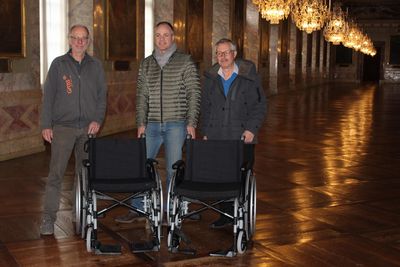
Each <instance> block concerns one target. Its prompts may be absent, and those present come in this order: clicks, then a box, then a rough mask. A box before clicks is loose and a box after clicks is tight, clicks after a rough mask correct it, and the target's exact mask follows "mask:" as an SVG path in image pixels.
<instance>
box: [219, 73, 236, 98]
mask: <svg viewBox="0 0 400 267" xmlns="http://www.w3.org/2000/svg"><path fill="white" fill-rule="evenodd" d="M236 76H237V73H235V72H234V73H232V75H231V77H230V78H229V79H228V80H225V79H224V78H223V77H221V76H220V78H221V81H222V86H223V87H224V94H225V96H227V95H228V93H229V88H230V87H231V84H232V83H233V81H234V80H235V78H236Z"/></svg>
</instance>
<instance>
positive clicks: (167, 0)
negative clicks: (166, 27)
mask: <svg viewBox="0 0 400 267" xmlns="http://www.w3.org/2000/svg"><path fill="white" fill-rule="evenodd" d="M173 10H174V0H154V22H155V23H154V25H155V24H157V23H158V22H160V21H168V22H170V23H171V24H172V23H173V22H174V12H172V11H173Z"/></svg>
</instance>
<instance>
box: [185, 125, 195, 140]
mask: <svg viewBox="0 0 400 267" xmlns="http://www.w3.org/2000/svg"><path fill="white" fill-rule="evenodd" d="M186 131H187V133H188V134H190V135H191V136H192V139H195V138H196V129H195V128H194V127H193V126H186Z"/></svg>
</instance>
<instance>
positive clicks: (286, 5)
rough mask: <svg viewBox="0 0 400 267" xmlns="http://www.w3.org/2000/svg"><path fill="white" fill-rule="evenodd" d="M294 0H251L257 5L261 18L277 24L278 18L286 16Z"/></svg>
mask: <svg viewBox="0 0 400 267" xmlns="http://www.w3.org/2000/svg"><path fill="white" fill-rule="evenodd" d="M293 1H294V0H253V3H254V4H255V5H257V6H258V11H259V12H260V14H261V17H262V18H263V19H266V20H268V21H269V22H270V23H271V24H278V23H279V21H280V20H283V19H285V18H287V17H288V15H289V13H290V7H291V4H292V2H293Z"/></svg>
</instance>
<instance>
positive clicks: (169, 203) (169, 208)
mask: <svg viewBox="0 0 400 267" xmlns="http://www.w3.org/2000/svg"><path fill="white" fill-rule="evenodd" d="M174 184H175V177H172V179H171V181H169V185H168V193H167V194H168V195H167V223H168V225H171V218H170V215H171V211H172V209H173V206H172V204H174V202H173V196H172V189H173V188H174Z"/></svg>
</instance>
